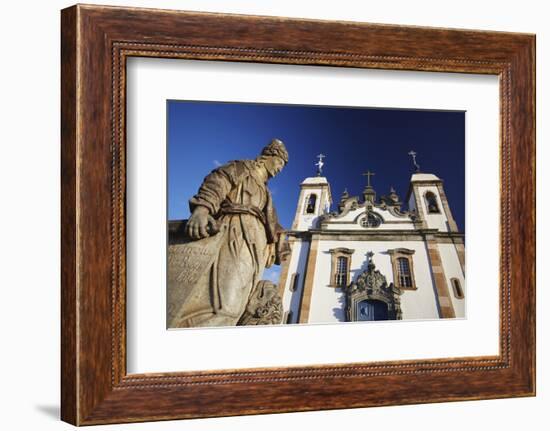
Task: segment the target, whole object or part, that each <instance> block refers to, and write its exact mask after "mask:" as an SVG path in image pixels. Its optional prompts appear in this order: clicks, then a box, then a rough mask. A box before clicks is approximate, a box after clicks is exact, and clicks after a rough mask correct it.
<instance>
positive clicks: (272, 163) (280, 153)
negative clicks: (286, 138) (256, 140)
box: [257, 139, 288, 177]
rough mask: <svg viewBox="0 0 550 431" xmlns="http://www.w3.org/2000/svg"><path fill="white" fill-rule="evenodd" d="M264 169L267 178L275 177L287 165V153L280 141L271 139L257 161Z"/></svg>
mask: <svg viewBox="0 0 550 431" xmlns="http://www.w3.org/2000/svg"><path fill="white" fill-rule="evenodd" d="M257 160H258V161H259V162H260V163H262V164H263V166H264V167H265V169H266V171H267V174H268V176H269V177H274V176H275V175H277V174H278V173H279V172H281V170H282V169H283V168H284V166H285V165H286V164H287V163H288V151H287V150H286V148H285V144H283V141H281V140H280V139H272V140H271V142H270V143H269V144H267V145H266V146H265V147H264V148H263V149H262V153H261V154H260V157H258V159H257Z"/></svg>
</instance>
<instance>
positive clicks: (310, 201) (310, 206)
mask: <svg viewBox="0 0 550 431" xmlns="http://www.w3.org/2000/svg"><path fill="white" fill-rule="evenodd" d="M316 202H317V195H316V194H315V193H312V194H310V195H309V196H308V198H307V201H306V214H313V213H315V204H316Z"/></svg>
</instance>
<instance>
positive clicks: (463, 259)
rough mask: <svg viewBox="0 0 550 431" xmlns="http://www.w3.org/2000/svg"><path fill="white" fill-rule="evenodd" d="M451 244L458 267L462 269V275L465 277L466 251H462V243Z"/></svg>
mask: <svg viewBox="0 0 550 431" xmlns="http://www.w3.org/2000/svg"><path fill="white" fill-rule="evenodd" d="M453 243H454V245H455V249H456V254H457V256H458V261H459V262H460V267H461V268H462V275H464V276H466V251H465V249H464V242H457V241H453Z"/></svg>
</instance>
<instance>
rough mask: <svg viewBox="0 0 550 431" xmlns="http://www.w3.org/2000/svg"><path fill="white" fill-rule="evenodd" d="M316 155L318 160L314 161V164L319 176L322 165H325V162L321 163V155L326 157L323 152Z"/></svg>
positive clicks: (321, 171)
mask: <svg viewBox="0 0 550 431" xmlns="http://www.w3.org/2000/svg"><path fill="white" fill-rule="evenodd" d="M317 157H318V158H319V161H318V162H317V163H315V166H317V176H321V174H322V173H323V166H325V164H324V163H323V157H326V156H325V155H324V154H322V153H321V154H318V155H317Z"/></svg>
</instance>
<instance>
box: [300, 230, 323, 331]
mask: <svg viewBox="0 0 550 431" xmlns="http://www.w3.org/2000/svg"><path fill="white" fill-rule="evenodd" d="M318 249H319V237H318V236H317V235H314V236H313V237H312V238H311V243H310V246H309V251H308V255H307V262H306V270H305V277H304V283H303V289H302V297H301V299H300V311H299V314H298V319H297V322H298V323H307V322H308V320H309V310H310V307H311V295H312V293H313V278H314V276H315V266H316V263H317V251H318Z"/></svg>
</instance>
